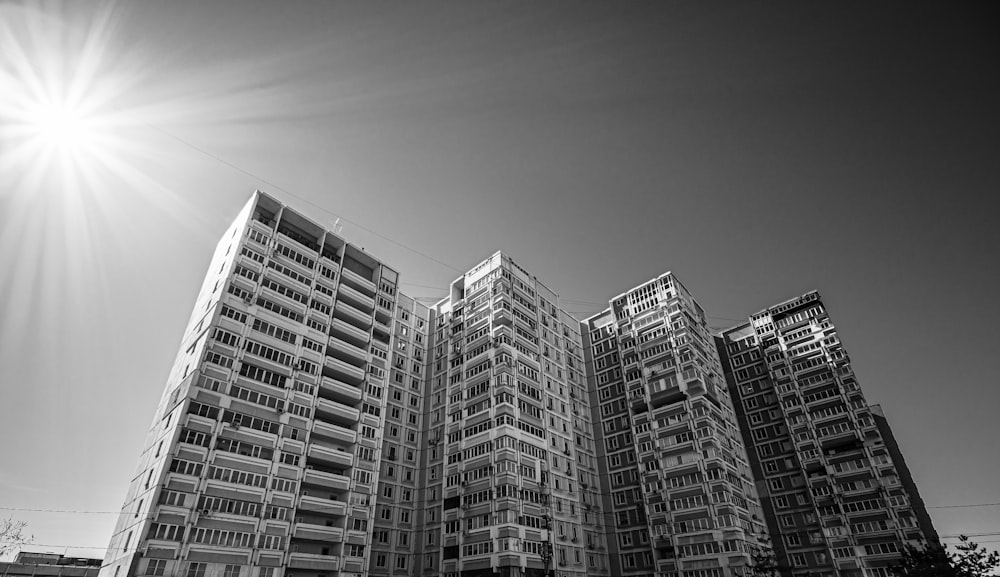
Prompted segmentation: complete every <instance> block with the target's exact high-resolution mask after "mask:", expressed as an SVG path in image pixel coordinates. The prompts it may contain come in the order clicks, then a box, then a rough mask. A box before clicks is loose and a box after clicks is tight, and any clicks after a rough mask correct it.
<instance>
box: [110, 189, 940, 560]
mask: <svg viewBox="0 0 1000 577" xmlns="http://www.w3.org/2000/svg"><path fill="white" fill-rule="evenodd" d="M399 287H400V275H399V274H398V273H397V271H396V270H394V269H393V268H391V267H390V266H388V265H387V264H385V263H383V262H381V261H380V260H378V259H377V258H375V257H373V256H371V255H369V254H368V253H366V252H365V251H364V250H363V249H362V248H360V247H358V246H356V245H353V244H351V243H350V242H348V241H346V240H344V239H343V238H342V237H340V236H339V235H338V234H336V233H334V232H333V231H331V230H328V229H327V228H326V227H325V226H323V225H321V224H319V223H318V222H317V221H316V220H314V219H311V218H309V217H308V216H306V215H304V214H303V213H301V212H298V211H296V210H295V209H294V208H292V207H289V206H286V205H283V204H282V203H280V202H279V201H278V200H277V199H275V198H273V197H271V196H269V195H267V194H264V193H261V192H256V193H254V195H253V196H252V197H251V199H250V200H249V202H248V203H247V204H246V205H245V206H244V207H243V209H242V210H241V211H240V213H239V215H238V216H237V218H236V219H235V221H234V222H233V224H232V225H231V226H230V227H229V228H228V229H227V231H226V232H225V234H224V235H223V238H222V239H221V240H220V241H219V243H218V245H217V247H216V251H215V254H214V256H213V257H212V259H211V262H210V265H209V271H208V274H207V275H206V278H205V281H204V283H203V285H202V288H201V291H200V293H199V296H198V298H197V300H196V302H195V306H194V310H193V312H192V314H191V317H190V319H189V321H188V324H187V327H186V329H185V332H184V336H183V338H182V342H181V346H180V350H179V352H178V354H177V357H176V360H175V362H174V365H173V367H172V369H171V371H170V374H169V376H168V378H167V382H166V385H165V387H164V391H163V394H162V397H161V400H160V402H159V405H158V407H157V410H156V414H155V415H154V417H153V421H152V424H151V426H150V428H149V431H148V433H147V435H146V439H145V442H144V444H143V450H142V454H141V456H140V459H139V463H138V466H137V469H136V471H135V475H134V477H133V479H132V480H131V483H130V485H129V488H128V492H127V495H126V498H125V501H124V504H123V506H122V511H121V514H120V515H119V518H118V521H117V523H116V526H115V529H114V533H113V536H112V539H111V542H110V544H109V549H108V552H107V555H106V557H105V559H104V563H103V566H102V568H101V570H100V577H135V576H171V577H334V576H338V575H340V576H351V577H360V576H372V577H380V576H384V577H389V576H395V575H411V576H422V577H423V576H426V577H486V576H491V577H492V576H495V575H500V576H503V577H515V576H516V577H541V576H543V575H553V576H554V577H582V576H585V575H586V576H598V577H606V576H612V575H614V576H629V577H653V576H655V577H729V576H733V575H741V574H744V572H745V568H746V567H747V566H748V564H749V562H750V558H751V555H752V554H753V552H754V551H757V550H758V549H760V548H762V547H763V548H767V547H768V545H767V542H768V541H769V540H768V539H766V538H763V537H762V536H763V535H765V533H766V531H767V529H768V528H769V529H770V532H771V534H772V535H773V536H775V537H774V539H773V540H771V541H773V545H774V547H775V549H776V551H777V553H778V556H779V558H781V559H787V560H788V562H789V563H790V564H791V565H794V566H795V567H796V571H797V573H799V574H829V575H833V574H838V575H845V576H848V575H849V576H854V575H884V574H885V571H884V567H885V566H886V564H887V563H888V562H889V561H891V560H893V559H895V558H896V557H898V551H899V548H900V544H901V543H902V542H904V541H912V540H914V539H917V538H918V537H921V536H923V537H926V538H931V539H933V538H934V533H933V528H931V527H930V519H929V517H927V515H926V511H924V509H923V506H922V504H921V502H920V500H919V496H918V495H917V493H916V488H915V486H913V481H912V478H911V477H910V475H909V472H908V471H907V470H906V467H905V463H904V462H903V460H902V455H901V453H900V450H899V447H898V446H897V445H896V443H895V440H894V438H893V437H892V435H891V431H890V430H889V428H888V422H887V421H886V420H885V417H884V415H883V413H882V412H881V410H880V409H878V408H877V407H874V408H869V407H868V406H867V405H866V404H865V402H864V398H863V396H862V395H861V393H860V390H859V389H858V387H857V383H856V381H855V380H854V377H853V374H852V373H851V370H850V364H849V362H848V361H847V358H846V354H845V353H844V352H843V350H842V348H841V347H840V345H839V343H838V342H837V339H836V332H835V330H834V329H833V327H832V325H831V324H830V322H829V319H828V317H827V316H826V314H825V311H824V310H823V308H822V304H821V303H820V302H819V297H818V295H815V293H810V294H809V295H806V296H804V297H802V298H801V299H795V300H793V301H789V302H787V303H782V304H781V305H778V306H776V307H772V308H770V309H767V310H766V311H763V312H761V313H759V314H758V315H754V316H753V317H751V318H750V320H749V322H748V323H746V324H744V325H741V326H739V327H735V328H733V329H731V330H729V331H726V333H724V334H723V335H721V336H720V337H718V338H716V339H715V340H714V341H713V338H712V337H711V336H710V335H709V333H708V328H707V323H706V319H705V313H704V311H703V310H702V308H701V307H700V306H699V305H698V303H697V302H696V301H695V300H694V298H693V297H692V295H691V293H690V292H689V291H688V290H687V289H686V288H685V287H684V286H683V285H682V284H681V282H680V281H679V280H678V279H677V277H676V276H675V275H673V274H671V273H666V274H663V275H660V276H659V277H657V278H655V279H652V280H650V281H649V282H647V283H644V284H642V285H640V286H638V287H636V288H634V289H632V290H630V291H628V292H625V293H623V294H621V295H619V296H618V297H615V298H614V299H612V300H611V301H610V302H609V307H608V308H607V309H606V310H605V311H603V312H602V313H599V314H597V315H595V316H593V317H591V318H589V319H586V320H585V321H583V322H580V321H578V320H576V319H575V318H573V317H572V316H570V315H569V314H568V313H567V312H565V311H564V310H563V309H562V308H561V306H560V299H559V296H558V295H557V294H556V293H555V292H553V291H552V290H550V289H549V288H548V287H546V286H545V285H544V284H543V283H542V282H540V281H539V280H538V279H537V278H536V277H535V276H534V275H532V274H531V273H529V272H528V271H526V270H525V269H524V268H522V267H521V266H520V265H518V264H517V263H516V262H515V261H514V260H513V259H511V258H510V257H509V256H508V255H505V254H503V253H501V252H498V253H496V254H494V255H492V256H491V257H490V258H488V259H486V260H484V261H483V262H482V263H480V264H478V265H477V266H475V267H473V268H472V269H471V270H469V271H468V272H466V273H465V274H463V275H461V276H460V277H459V278H457V279H455V280H454V281H453V282H452V283H450V285H449V286H448V287H446V288H445V289H444V291H445V292H446V296H445V297H444V298H442V299H441V300H439V301H437V302H434V303H433V304H423V303H421V302H419V301H418V300H417V299H413V298H410V297H408V296H406V295H404V294H402V293H401V292H400V290H399ZM717 347H718V348H717ZM720 354H721V355H722V361H721V362H720V357H719V355H720ZM723 363H724V364H723ZM723 366H725V367H726V369H725V374H726V377H725V378H724V377H723V373H724V371H723ZM727 380H728V386H727ZM732 399H736V400H737V401H738V402H736V403H735V407H734V402H733V400H732ZM737 415H738V418H739V419H740V420H739V421H738V420H737ZM740 424H742V426H743V434H742V435H741V433H740V430H739V426H740ZM744 439H745V441H744ZM744 442H745V443H746V445H744ZM745 446H751V447H752V448H753V450H752V451H751V452H750V456H749V459H748V455H747V450H746V449H745V448H744V447H745ZM754 478H756V479H758V480H759V481H760V482H759V483H757V484H755V483H754ZM758 494H761V495H762V496H763V499H761V498H759V497H758ZM762 502H763V508H762ZM765 519H766V524H765ZM835 571H840V573H835Z"/></svg>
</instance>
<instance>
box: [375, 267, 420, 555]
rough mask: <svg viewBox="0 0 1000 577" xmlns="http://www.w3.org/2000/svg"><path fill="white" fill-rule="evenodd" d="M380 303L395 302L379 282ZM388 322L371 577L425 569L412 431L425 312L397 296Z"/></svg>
mask: <svg viewBox="0 0 1000 577" xmlns="http://www.w3.org/2000/svg"><path fill="white" fill-rule="evenodd" d="M379 290H380V299H381V297H384V300H385V301H386V302H387V301H388V300H389V299H390V298H391V299H395V298H396V297H395V296H394V295H395V290H396V289H395V284H389V283H387V282H386V281H385V280H384V279H383V281H382V282H380V284H379ZM395 302H396V310H395V312H394V318H393V319H392V320H388V319H387V321H386V322H387V323H388V324H391V326H392V327H393V332H392V343H393V345H392V351H391V353H390V357H389V361H390V362H389V366H388V371H387V384H386V386H385V397H386V401H385V409H384V411H383V417H384V421H385V426H384V431H383V432H384V434H383V438H382V449H381V462H380V474H379V483H378V489H377V491H376V495H375V498H376V508H375V515H374V517H373V539H372V542H371V543H372V545H371V549H372V550H371V554H370V555H369V559H368V570H369V574H371V575H379V574H390V573H393V572H401V571H407V572H411V574H416V572H418V571H420V570H422V569H426V568H427V567H426V565H423V566H422V565H419V564H418V563H417V560H418V557H417V555H416V553H417V551H418V550H419V548H420V546H421V545H422V542H421V538H422V537H423V536H424V535H423V534H422V533H420V532H418V531H416V530H415V527H417V525H418V521H419V520H418V519H417V512H418V510H419V509H420V507H421V506H422V505H423V494H422V493H421V492H420V491H419V485H418V482H417V481H418V475H417V473H418V471H417V469H416V467H417V463H418V461H417V458H418V455H417V452H418V449H419V448H420V447H419V444H418V439H419V434H418V430H419V427H420V426H421V424H422V422H423V419H422V416H421V415H420V413H421V411H422V405H423V402H422V401H423V398H422V392H423V381H424V377H423V374H422V369H423V361H424V359H425V356H424V348H423V347H424V346H426V342H427V338H426V334H427V320H428V317H429V312H428V311H427V309H426V307H423V306H422V305H420V304H418V303H416V302H414V301H413V300H412V299H410V298H409V297H406V296H405V295H399V297H398V299H396V300H395Z"/></svg>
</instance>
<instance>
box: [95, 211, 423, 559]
mask: <svg viewBox="0 0 1000 577" xmlns="http://www.w3.org/2000/svg"><path fill="white" fill-rule="evenodd" d="M404 315H409V320H408V321H406V320H402V319H403V316H404ZM428 315H429V311H428V310H427V309H426V307H423V308H421V307H419V306H417V305H416V304H415V303H413V302H412V301H410V300H409V299H405V298H402V297H400V296H399V295H398V291H397V274H396V272H395V271H394V270H392V269H391V268H389V267H387V266H385V265H384V264H383V263H381V262H379V261H378V260H377V259H375V258H373V257H372V256H370V255H368V254H367V253H365V252H364V251H363V250H362V249H361V248H359V247H357V246H354V245H352V244H350V243H348V242H346V241H344V240H343V239H342V238H340V237H339V236H338V235H336V234H334V233H333V232H331V231H329V230H326V229H325V228H324V227H323V226H320V225H318V224H317V223H315V222H314V221H312V220H310V219H309V218H307V217H305V216H303V215H302V214H300V213H298V212H296V211H295V210H294V209H292V208H290V207H287V206H283V205H282V204H281V203H279V202H278V201H277V200H275V199H274V198H272V197H270V196H268V195H266V194H263V193H255V194H254V195H253V197H252V198H251V200H250V202H249V203H248V204H247V205H246V206H245V207H244V208H243V210H242V211H241V212H240V214H239V216H238V217H237V218H236V220H235V222H234V223H233V224H232V225H231V226H230V227H229V229H228V230H227V231H226V233H225V234H224V235H223V238H222V240H221V241H220V242H219V244H218V247H217V248H216V252H215V255H214V256H213V257H212V261H211V264H210V266H209V273H208V275H207V276H206V278H205V282H204V285H203V286H202V289H201V292H200V294H199V296H198V299H197V301H196V304H195V308H194V312H193V313H192V315H191V319H190V321H189V322H188V327H187V329H186V331H185V335H184V338H183V341H182V344H181V347H180V352H179V353H178V355H177V359H176V361H175V363H174V366H173V369H172V370H171V372H170V376H169V377H168V379H167V384H166V387H165V389H164V393H163V397H162V399H161V401H160V403H159V407H158V408H157V412H156V415H155V418H154V420H153V424H152V426H151V428H150V430H149V433H148V434H147V438H146V441H145V443H144V447H145V448H144V449H143V452H142V456H141V458H140V462H139V465H138V468H137V470H136V474H135V477H134V478H133V480H132V482H131V484H130V486H129V489H128V494H127V496H126V499H125V503H124V505H123V508H122V513H121V515H120V517H119V519H118V522H117V524H116V527H115V530H114V534H113V537H112V539H111V543H110V548H109V550H108V553H107V556H106V558H105V561H104V567H103V569H102V572H101V575H102V577H105V576H106V577H125V576H132V575H184V576H188V577H204V576H210V577H211V576H220V577H279V576H280V575H284V574H286V573H293V572H294V573H295V574H296V575H299V576H300V577H316V576H318V575H329V574H336V573H337V572H338V571H342V572H345V573H362V572H364V571H365V570H366V568H367V560H368V557H369V551H370V544H371V541H372V529H373V527H374V525H375V523H374V522H373V520H374V518H375V511H376V500H377V498H378V495H377V490H378V488H379V482H380V477H381V476H382V475H380V473H383V471H380V469H383V470H384V467H383V465H382V464H383V463H386V462H391V459H390V457H391V456H395V457H396V458H397V459H399V460H400V461H401V463H404V464H405V463H406V457H407V455H409V454H410V452H413V451H415V450H416V448H417V440H416V438H410V439H408V438H407V437H406V436H405V435H403V436H402V437H401V438H400V439H395V438H385V432H386V431H387V430H388V431H394V430H396V425H389V424H388V423H390V422H394V417H395V412H393V411H392V408H391V407H389V406H387V401H388V400H389V399H390V398H393V397H392V396H391V395H392V394H393V393H392V389H387V388H386V387H387V385H388V383H387V380H390V381H395V380H396V379H398V378H402V379H403V383H404V384H406V385H407V386H406V390H407V393H408V394H409V391H410V390H411V387H410V382H411V381H410V380H409V377H412V376H415V375H419V371H416V372H414V371H412V370H411V367H410V366H408V362H409V361H410V359H411V358H413V356H414V354H415V352H414V351H407V354H406V355H405V356H404V355H402V354H399V355H396V354H394V347H398V346H399V345H398V343H401V342H404V340H402V338H401V337H398V336H397V335H398V334H399V333H400V332H401V331H402V329H401V328H400V327H401V326H402V325H401V324H399V323H397V322H396V319H400V320H401V323H406V322H409V323H410V324H411V325H418V324H419V323H423V326H424V327H426V326H428V325H429V321H428ZM412 331H413V332H412V333H409V334H410V335H412V338H413V339H416V335H418V334H421V332H420V331H421V329H420V328H419V327H417V326H414V328H413V329H412ZM397 359H402V360H403V365H404V366H403V368H402V369H401V370H395V369H394V368H393V363H398V362H400V361H399V360H397ZM397 375H402V377H399V376H397ZM417 392H418V393H419V390H418V391H417ZM421 400H422V399H419V398H418V400H417V403H418V404H419V403H420V402H421ZM387 409H388V413H387ZM418 419H419V415H418ZM402 425H405V422H404V423H402ZM413 429H414V430H417V429H419V421H418V423H417V425H415V426H413ZM398 430H399V431H400V432H401V433H402V431H403V427H402V426H400V427H399V428H398ZM383 442H384V443H385V444H384V445H383ZM408 451H410V452H408ZM385 453H388V454H385ZM399 473H400V474H403V475H405V472H404V471H403V470H402V469H400V471H399ZM383 474H384V473H383ZM393 482H394V483H398V485H399V486H400V487H406V486H408V483H410V482H412V481H407V478H406V477H405V476H403V477H401V478H398V479H393ZM401 491H402V489H401ZM404 526H405V524H404ZM408 562H409V560H407V563H408Z"/></svg>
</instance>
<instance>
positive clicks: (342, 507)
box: [296, 495, 347, 537]
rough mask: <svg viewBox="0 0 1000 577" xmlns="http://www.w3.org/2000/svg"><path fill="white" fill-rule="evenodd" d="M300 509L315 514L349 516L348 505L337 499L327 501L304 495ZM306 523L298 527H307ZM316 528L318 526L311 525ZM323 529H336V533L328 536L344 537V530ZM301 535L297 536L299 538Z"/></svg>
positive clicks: (300, 498)
mask: <svg viewBox="0 0 1000 577" xmlns="http://www.w3.org/2000/svg"><path fill="white" fill-rule="evenodd" d="M299 509H300V510H302V511H313V512H315V513H323V514H324V515H346V514H347V503H345V502H343V501H338V500H335V499H325V498H323V497H317V496H315V495H302V496H301V497H299ZM305 524H306V523H296V525H305ZM310 526H313V527H315V526H316V525H310ZM319 527H323V528H324V529H336V531H335V532H331V533H327V535H331V536H332V535H338V536H343V534H344V530H343V529H340V528H335V527H325V526H322V525H319ZM298 536H299V535H296V537H298Z"/></svg>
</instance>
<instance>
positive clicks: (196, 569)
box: [187, 563, 205, 577]
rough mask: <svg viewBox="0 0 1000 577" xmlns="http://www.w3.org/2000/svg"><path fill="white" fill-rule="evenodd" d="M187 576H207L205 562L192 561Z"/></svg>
mask: <svg viewBox="0 0 1000 577" xmlns="http://www.w3.org/2000/svg"><path fill="white" fill-rule="evenodd" d="M187 577H205V564H204V563H191V564H190V565H188V572H187Z"/></svg>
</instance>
